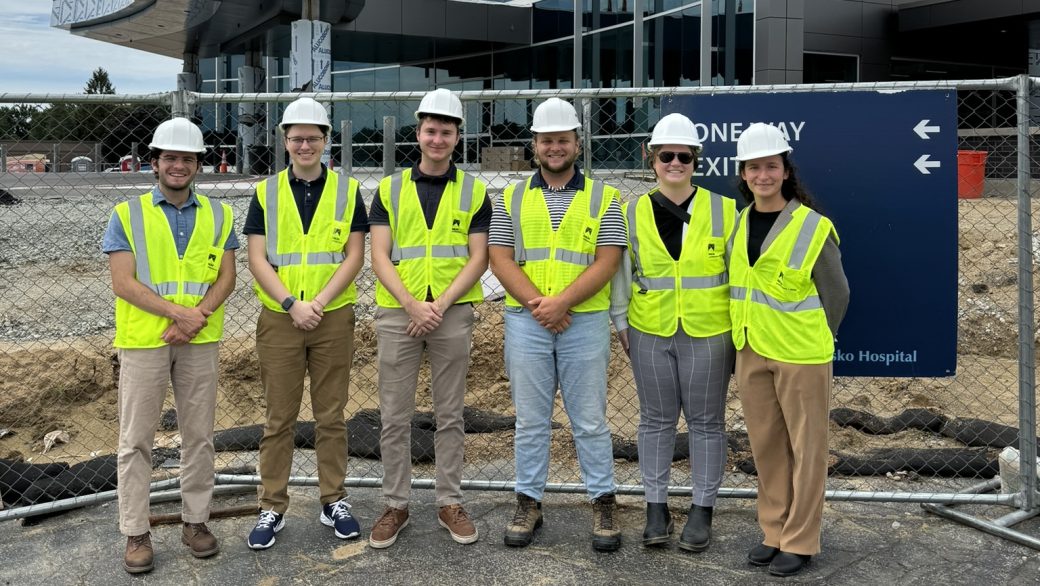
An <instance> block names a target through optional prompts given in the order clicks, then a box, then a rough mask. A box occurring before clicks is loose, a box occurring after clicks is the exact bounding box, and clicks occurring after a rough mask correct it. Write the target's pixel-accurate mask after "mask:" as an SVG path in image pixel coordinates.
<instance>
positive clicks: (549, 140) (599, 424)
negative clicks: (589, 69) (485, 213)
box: [489, 98, 627, 551]
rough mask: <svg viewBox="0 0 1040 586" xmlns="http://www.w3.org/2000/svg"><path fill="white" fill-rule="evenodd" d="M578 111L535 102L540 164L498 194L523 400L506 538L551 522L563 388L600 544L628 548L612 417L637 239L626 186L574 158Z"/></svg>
mask: <svg viewBox="0 0 1040 586" xmlns="http://www.w3.org/2000/svg"><path fill="white" fill-rule="evenodd" d="M580 127H581V123H580V122H579V121H578V114H577V112H576V111H575V110H574V107H573V106H572V105H571V104H569V103H568V102H565V101H563V100H561V99H559V98H550V99H548V100H546V101H545V102H544V103H542V104H541V105H539V106H538V108H537V109H536V110H535V112H534V123H533V124H532V125H531V132H532V134H533V135H534V144H533V148H534V153H535V157H536V158H537V160H538V164H539V170H538V172H537V173H535V174H534V175H533V176H532V177H531V178H529V179H527V180H525V181H521V182H519V183H517V184H515V185H512V186H510V187H507V188H506V190H505V192H504V194H503V197H502V198H501V199H499V200H498V203H496V204H495V208H494V212H493V214H492V220H491V233H490V237H489V244H490V259H491V270H492V271H493V272H494V274H495V276H496V277H498V279H499V281H501V283H502V285H503V286H504V287H505V290H506V293H507V297H506V309H505V327H506V331H505V360H506V372H507V373H508V375H509V380H510V383H511V386H512V393H513V405H514V407H515V408H516V440H515V455H516V496H517V506H516V512H515V513H514V516H513V520H512V522H511V523H510V524H509V526H508V527H507V528H506V532H505V543H506V545H510V546H517V547H523V546H526V545H528V544H530V543H531V540H532V539H533V537H534V532H535V530H536V529H538V528H539V527H540V526H541V525H542V512H541V507H542V505H541V499H542V494H543V493H544V490H545V483H546V480H547V477H548V469H549V438H550V429H551V428H550V424H551V421H552V412H553V399H554V397H555V395H556V389H557V387H558V388H559V389H560V395H561V396H562V398H563V405H564V408H565V409H566V411H567V417H568V418H569V419H570V422H571V429H572V431H573V435H574V444H575V447H576V448H577V452H578V463H579V465H580V467H581V473H582V478H583V480H584V482H585V488H586V491H587V493H588V495H589V498H590V499H591V500H592V509H593V530H592V547H593V548H594V549H596V550H597V551H614V550H616V549H618V548H619V547H620V546H621V531H620V529H619V527H618V519H617V513H616V510H615V509H616V501H615V498H614V492H615V490H616V487H615V484H614V458H613V452H612V448H611V439H610V429H609V428H608V427H607V418H606V405H607V361H608V359H609V355H610V324H609V319H608V316H607V309H608V307H609V304H610V279H611V277H612V276H613V275H614V272H615V271H616V270H617V267H618V264H619V262H620V260H621V254H622V252H623V251H624V249H625V246H626V244H627V241H626V234H625V224H624V218H623V217H622V215H621V206H620V198H619V194H618V190H617V189H615V188H613V187H609V186H607V185H605V184H603V182H601V181H594V180H592V179H589V178H587V177H585V176H584V175H583V174H582V173H581V171H580V170H579V169H578V168H577V167H575V161H577V159H578V155H579V154H580V152H581V140H580V137H579V136H578V128H580Z"/></svg>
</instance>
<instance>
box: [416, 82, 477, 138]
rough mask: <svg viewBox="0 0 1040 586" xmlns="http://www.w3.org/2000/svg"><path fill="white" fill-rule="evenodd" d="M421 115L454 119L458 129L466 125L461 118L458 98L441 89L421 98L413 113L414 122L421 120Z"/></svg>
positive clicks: (460, 106) (464, 120)
mask: <svg viewBox="0 0 1040 586" xmlns="http://www.w3.org/2000/svg"><path fill="white" fill-rule="evenodd" d="M422 114H436V115H437V116H445V117H447V118H454V119H456V120H458V121H459V128H462V126H463V125H464V124H466V119H465V118H463V117H462V102H461V101H459V98H458V96H456V95H455V94H453V93H451V92H449V91H448V90H446V89H443V88H441V89H435V90H433V91H432V92H429V93H427V94H426V95H425V96H423V99H422V101H421V102H419V109H418V110H416V111H415V119H416V121H418V120H420V119H421V118H422V116H421V115H422Z"/></svg>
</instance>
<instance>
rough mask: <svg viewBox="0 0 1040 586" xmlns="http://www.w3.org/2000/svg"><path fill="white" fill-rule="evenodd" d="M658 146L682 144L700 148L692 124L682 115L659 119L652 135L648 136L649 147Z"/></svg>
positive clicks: (671, 115) (670, 115)
mask: <svg viewBox="0 0 1040 586" xmlns="http://www.w3.org/2000/svg"><path fill="white" fill-rule="evenodd" d="M660 144H684V145H689V146H692V147H694V148H696V149H700V148H701V143H700V141H699V140H697V130H696V129H695V128H694V127H693V122H691V121H690V119H689V118H687V117H686V116H683V115H682V114H669V115H667V116H665V117H664V118H661V120H660V121H659V122H658V123H657V125H656V126H654V133H653V134H652V135H651V136H650V146H656V145H660Z"/></svg>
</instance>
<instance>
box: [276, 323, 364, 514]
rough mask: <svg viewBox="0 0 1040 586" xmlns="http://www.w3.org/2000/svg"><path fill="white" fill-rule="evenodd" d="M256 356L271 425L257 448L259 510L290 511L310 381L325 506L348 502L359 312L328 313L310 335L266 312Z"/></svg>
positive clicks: (316, 447) (319, 484)
mask: <svg viewBox="0 0 1040 586" xmlns="http://www.w3.org/2000/svg"><path fill="white" fill-rule="evenodd" d="M256 353H257V355H258V357H259V359H260V381H261V383H262V384H263V387H264V397H265V399H266V400H267V420H266V422H265V424H264V437H263V439H261V440H260V488H259V491H258V493H259V497H260V508H261V509H263V510H273V511H274V512H276V513H278V514H284V513H285V511H286V509H288V508H289V492H288V486H289V473H290V471H291V469H292V461H293V448H294V443H293V436H294V433H295V429H296V420H297V418H298V417H299V415H300V402H301V401H302V400H303V379H304V376H306V375H307V374H309V375H310V380H311V410H312V411H313V413H314V421H315V426H314V427H315V430H314V451H315V454H316V455H317V458H318V489H319V491H320V493H321V503H322V504H328V503H332V502H335V501H337V500H339V499H341V498H343V496H344V495H345V492H344V490H343V479H344V478H345V477H346V475H347V424H346V421H345V420H344V413H343V410H344V408H345V407H346V405H347V392H348V388H349V385H350V364H351V362H352V361H353V359H354V306H353V305H346V306H344V307H341V308H339V309H336V310H333V311H327V312H325V315H324V317H323V318H322V320H321V322H320V323H319V324H318V327H317V328H315V329H313V330H311V331H309V332H308V331H304V330H300V329H298V328H295V327H293V323H292V318H291V317H289V314H287V313H279V312H275V311H271V310H270V309H267V308H266V307H265V308H262V309H261V310H260V318H259V320H258V321H257V325H256Z"/></svg>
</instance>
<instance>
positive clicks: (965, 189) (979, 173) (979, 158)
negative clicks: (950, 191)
mask: <svg viewBox="0 0 1040 586" xmlns="http://www.w3.org/2000/svg"><path fill="white" fill-rule="evenodd" d="M988 155H989V153H988V152H986V151H957V197H959V198H961V199H978V198H980V197H982V192H983V191H984V190H985V187H986V157H987V156H988Z"/></svg>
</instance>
